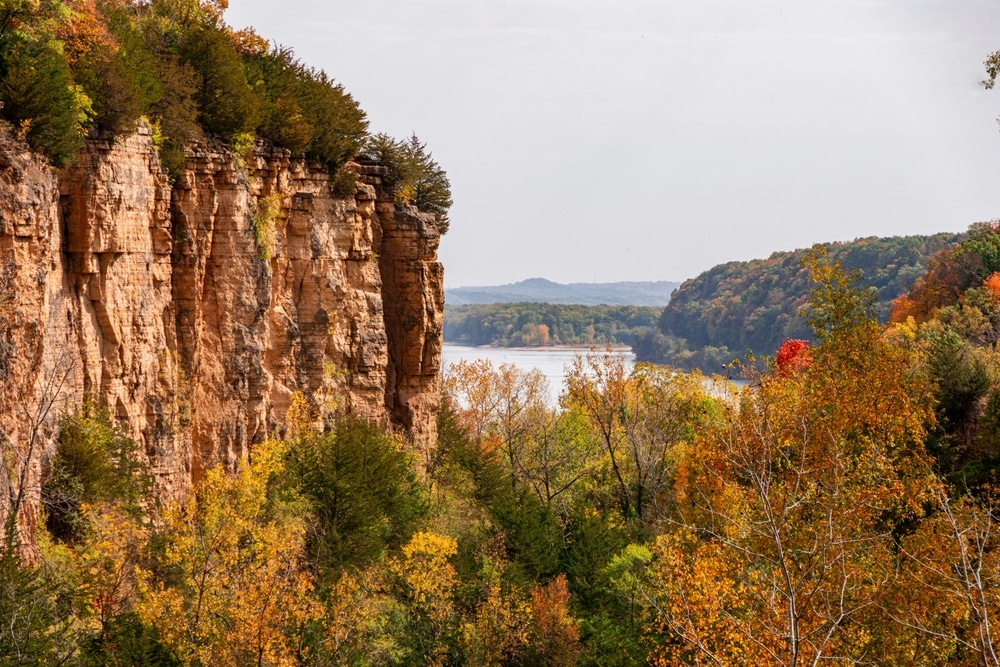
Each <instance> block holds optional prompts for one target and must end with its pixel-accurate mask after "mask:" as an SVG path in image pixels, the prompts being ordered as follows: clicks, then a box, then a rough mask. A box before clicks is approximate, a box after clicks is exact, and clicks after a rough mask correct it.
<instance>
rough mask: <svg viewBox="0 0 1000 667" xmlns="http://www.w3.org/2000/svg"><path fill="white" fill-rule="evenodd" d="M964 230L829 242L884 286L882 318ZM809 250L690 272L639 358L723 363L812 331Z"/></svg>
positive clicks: (837, 256)
mask: <svg viewBox="0 0 1000 667" xmlns="http://www.w3.org/2000/svg"><path fill="white" fill-rule="evenodd" d="M962 238H963V235H962V234H950V233H941V234H935V235H933V236H899V237H890V238H877V237H871V238H864V239H857V240H855V241H853V242H849V243H828V244H825V245H824V247H825V248H826V249H827V252H828V253H829V255H830V257H831V259H833V260H836V261H838V262H840V263H841V265H843V266H844V268H845V269H847V270H858V271H860V272H861V274H862V278H863V282H864V283H865V284H866V285H867V286H869V287H873V288H875V289H876V290H877V292H878V301H877V307H878V310H879V313H880V319H881V320H882V321H885V320H886V319H887V318H888V314H889V303H890V302H891V301H892V300H893V299H894V298H896V297H897V296H899V295H900V294H903V293H905V292H907V291H908V290H909V289H910V287H911V286H912V285H913V283H914V281H916V279H917V278H918V277H919V276H921V275H922V274H923V273H924V271H925V270H926V267H927V262H928V260H929V259H930V258H931V257H932V256H934V255H935V254H936V253H938V252H939V251H941V250H943V249H945V248H949V247H952V246H954V245H955V244H957V243H959V242H960V241H961V239H962ZM804 253H805V250H802V249H800V250H795V251H792V252H776V253H774V254H772V255H771V256H770V257H768V258H767V259H758V260H752V261H749V262H729V263H726V264H720V265H718V266H716V267H713V268H712V269H709V270H708V271H706V272H704V273H702V274H701V275H699V276H698V277H696V278H694V279H691V280H687V281H685V282H684V284H682V285H681V286H680V288H679V289H678V290H677V291H676V292H675V293H674V295H673V297H672V298H671V300H670V303H669V304H667V306H666V308H664V310H663V313H662V314H661V315H660V320H659V331H655V330H650V331H647V332H645V333H644V334H643V335H640V336H638V337H637V340H636V343H635V346H634V349H635V352H636V356H637V358H638V359H639V360H641V361H652V362H656V363H665V364H670V365H673V366H677V367H679V368H701V369H703V370H705V371H709V372H712V371H718V370H719V369H720V367H721V365H722V364H724V363H728V362H729V361H732V360H733V359H734V358H736V357H739V356H742V355H743V354H745V353H746V352H747V351H748V350H752V351H754V352H756V353H758V354H773V353H774V351H775V350H776V349H777V348H778V347H779V346H780V345H781V342H782V341H783V340H784V339H786V338H804V339H808V338H809V337H810V336H809V331H808V328H807V327H806V323H805V320H804V319H803V318H801V317H799V311H800V310H801V309H802V308H803V306H805V304H806V300H807V298H808V295H809V287H810V285H809V279H808V273H807V271H806V270H805V269H804V268H803V266H802V262H801V260H802V257H803V254H804Z"/></svg>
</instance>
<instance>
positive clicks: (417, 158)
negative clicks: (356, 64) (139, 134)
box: [0, 0, 452, 233]
mask: <svg viewBox="0 0 1000 667" xmlns="http://www.w3.org/2000/svg"><path fill="white" fill-rule="evenodd" d="M227 4H228V3H227V2H226V0H149V1H148V2H144V1H139V0H41V1H39V0H3V1H2V2H0V118H2V119H4V120H6V121H8V122H10V123H11V124H12V125H13V126H14V129H15V131H16V132H17V133H18V134H19V135H21V136H23V137H24V138H26V139H27V140H28V142H29V143H30V145H31V146H32V148H33V149H34V150H36V151H38V152H40V153H42V154H44V155H45V156H46V157H48V159H49V161H50V162H51V163H52V164H53V165H54V166H56V167H61V166H63V165H65V164H66V163H68V162H69V161H71V160H72V159H73V158H74V157H75V155H76V154H77V151H78V150H79V148H80V146H81V145H82V143H83V139H84V138H85V137H86V136H88V134H90V133H92V132H96V133H99V134H102V135H104V136H112V137H113V136H117V135H123V134H129V133H131V132H132V131H134V129H135V126H136V122H137V121H139V120H140V119H146V120H147V121H148V122H149V123H150V124H151V125H152V126H153V133H154V141H155V142H156V143H157V145H158V148H159V149H160V157H161V160H162V162H163V164H164V166H165V167H166V168H167V170H168V172H170V173H171V174H172V175H176V174H177V173H178V172H179V171H180V170H181V169H182V168H183V166H184V163H185V155H184V147H185V146H186V145H188V144H190V143H191V142H193V141H196V140H199V139H205V138H209V139H215V140H220V141H223V142H224V143H226V144H228V145H230V146H232V147H233V148H234V149H235V150H236V151H237V152H238V153H245V152H246V151H247V150H249V149H250V148H252V147H253V141H254V139H255V138H258V139H263V140H265V141H267V142H269V143H271V144H272V145H274V146H278V147H282V148H287V149H289V150H290V151H292V153H293V154H299V155H305V156H307V157H309V158H311V159H314V160H317V161H320V162H323V163H325V164H326V165H327V166H328V167H329V168H330V169H331V171H336V170H338V169H339V168H340V167H341V166H342V165H344V164H345V163H346V162H347V161H348V160H350V159H351V158H352V157H354V156H356V155H357V154H358V153H359V151H361V149H362V147H366V150H367V151H368V152H369V153H372V154H374V155H373V158H374V159H375V160H376V161H378V162H380V163H381V164H383V165H384V166H387V167H389V168H390V171H391V174H392V176H393V179H392V186H393V187H394V188H395V193H396V196H397V199H398V200H399V201H402V202H406V203H412V204H414V205H416V206H417V207H418V208H419V209H421V210H423V211H426V212H429V213H433V214H434V215H435V216H436V217H437V224H438V228H439V229H440V230H441V232H442V233H444V232H445V231H447V228H448V209H449V208H450V207H451V203H452V202H451V190H450V185H449V183H448V179H447V176H446V175H445V172H444V170H443V169H441V167H440V166H439V165H438V164H437V163H436V162H435V161H434V160H432V159H431V155H430V153H429V152H428V151H427V149H426V146H425V145H424V144H423V143H421V142H420V141H419V140H418V139H417V138H416V136H412V137H411V138H410V139H409V140H407V141H396V140H393V139H391V138H389V137H386V136H385V135H377V136H376V137H374V138H370V139H369V137H368V135H367V130H368V121H367V120H366V118H365V114H364V112H363V111H362V110H361V108H360V107H359V106H358V104H357V103H356V102H355V100H354V99H353V98H352V97H351V96H350V94H348V93H347V92H345V91H344V89H343V87H342V86H341V85H340V84H337V83H336V82H334V81H333V80H332V79H331V78H330V77H329V76H328V75H327V74H326V73H325V72H323V71H322V70H317V69H314V68H311V67H308V66H306V65H304V64H303V63H302V62H300V61H299V60H298V59H297V58H296V57H295V55H294V53H293V52H292V50H291V49H289V48H287V47H282V46H277V45H270V44H269V43H268V42H267V41H266V40H265V39H263V38H262V37H260V36H259V35H258V34H257V33H256V32H255V31H254V30H253V29H246V30H242V31H234V30H233V29H232V28H230V27H229V26H228V25H226V23H225V21H224V20H223V15H224V13H225V9H226V7H227ZM337 183H338V186H340V190H342V191H338V192H337V194H340V195H344V196H349V195H353V194H354V190H353V178H351V177H350V174H345V173H344V172H343V170H341V172H340V174H339V178H338V180H337Z"/></svg>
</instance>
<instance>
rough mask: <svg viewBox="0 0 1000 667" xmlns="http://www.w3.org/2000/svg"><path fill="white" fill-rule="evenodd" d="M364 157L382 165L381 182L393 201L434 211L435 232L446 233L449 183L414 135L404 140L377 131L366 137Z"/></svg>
mask: <svg viewBox="0 0 1000 667" xmlns="http://www.w3.org/2000/svg"><path fill="white" fill-rule="evenodd" d="M364 156H365V157H366V158H367V159H369V160H371V161H373V162H375V163H376V164H378V165H381V166H382V167H384V168H385V172H386V174H385V178H384V181H383V183H384V185H385V186H386V187H388V188H389V190H390V191H391V192H392V196H393V199H394V200H395V201H397V202H399V203H401V204H413V205H414V206H416V207H417V208H418V209H420V210H421V211H425V212H427V213H433V214H434V216H435V218H436V224H437V228H438V231H439V232H441V233H442V234H445V233H447V231H448V226H449V224H450V221H449V219H448V210H449V209H450V208H451V204H452V200H451V183H450V182H449V181H448V176H447V175H446V174H445V171H444V169H442V168H441V166H440V165H438V163H437V162H435V161H434V158H433V157H432V156H431V154H430V152H428V150H427V145H426V144H424V143H423V142H421V141H420V139H418V138H417V135H416V134H411V135H410V138H409V139H407V140H406V141H399V140H397V139H393V138H392V137H390V136H388V135H385V134H376V135H375V136H373V137H370V138H369V139H368V143H367V144H366V145H365V148H364Z"/></svg>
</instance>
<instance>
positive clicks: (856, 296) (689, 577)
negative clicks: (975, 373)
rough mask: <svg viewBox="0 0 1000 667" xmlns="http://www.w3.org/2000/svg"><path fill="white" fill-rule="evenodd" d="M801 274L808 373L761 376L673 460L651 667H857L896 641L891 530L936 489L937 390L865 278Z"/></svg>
mask: <svg viewBox="0 0 1000 667" xmlns="http://www.w3.org/2000/svg"><path fill="white" fill-rule="evenodd" d="M807 265H808V267H809V269H810V271H811V275H812V278H813V280H814V281H816V285H817V286H816V288H815V290H814V291H813V294H812V300H811V311H810V315H809V317H810V323H811V325H812V328H813V331H814V334H815V336H816V338H817V340H818V345H817V346H816V347H814V348H813V350H812V363H811V364H809V365H808V366H803V367H802V368H801V369H799V370H798V372H796V373H775V374H758V375H755V376H753V377H752V380H753V382H752V384H751V386H750V387H748V388H746V389H744V390H743V391H742V393H741V394H740V396H739V399H738V400H734V401H733V402H732V403H731V405H730V412H729V416H728V419H727V420H725V422H724V423H722V424H719V425H717V426H715V427H714V428H712V429H710V430H708V431H707V432H705V433H704V434H703V436H702V437H701V438H700V439H699V440H698V441H697V442H696V443H695V444H694V446H692V447H689V448H687V449H686V450H685V452H684V455H683V457H682V459H683V460H682V461H681V462H680V463H679V464H678V473H677V479H676V483H675V498H676V502H677V508H676V511H675V514H674V515H673V518H672V524H673V526H672V528H671V529H670V530H669V531H668V532H667V533H666V534H664V535H662V536H661V537H660V538H659V539H658V540H657V543H656V547H655V550H654V552H655V556H656V559H655V561H654V567H653V572H654V575H653V582H654V583H653V585H652V586H651V588H650V590H648V591H647V592H646V594H647V597H648V598H649V601H650V602H651V603H652V604H653V605H654V608H655V610H656V613H655V619H656V620H655V621H654V625H655V630H656V631H657V632H658V633H659V639H660V641H659V645H658V646H657V647H656V649H655V650H654V651H653V656H652V657H653V659H654V662H655V663H656V664H661V665H667V664H677V663H683V664H706V665H707V664H714V665H746V664H755V665H787V666H789V667H792V666H794V665H806V664H808V665H815V664H819V663H820V662H826V661H830V660H833V661H837V662H840V663H844V664H854V663H858V662H865V661H869V662H871V661H873V660H874V661H878V660H879V659H880V658H879V657H877V652H878V651H880V650H881V647H882V646H884V645H886V644H885V641H884V637H883V636H882V634H880V633H883V632H884V629H885V624H884V623H881V621H880V619H881V616H880V614H879V612H878V603H879V601H880V599H881V598H882V596H883V594H884V590H885V588H886V586H887V585H888V584H889V583H890V582H891V581H892V580H893V577H894V569H893V564H894V562H895V560H894V558H895V555H894V553H895V552H894V539H893V533H894V531H895V530H896V529H897V528H898V527H899V526H901V525H903V524H904V523H905V522H907V521H910V520H912V519H913V518H914V517H917V516H919V515H920V513H921V510H922V506H923V503H924V502H925V501H927V500H928V499H930V497H931V494H930V489H931V488H932V486H933V485H932V483H931V476H930V475H929V473H928V471H929V465H928V461H927V460H926V455H925V454H924V452H923V436H924V425H925V424H926V423H927V422H928V421H929V420H930V419H931V418H932V415H931V412H930V401H929V396H928V390H927V386H926V383H925V382H923V381H922V380H921V378H919V377H917V376H915V375H914V371H913V367H914V363H913V359H912V358H911V356H910V353H909V352H907V351H905V350H903V349H900V348H897V347H894V346H893V345H891V344H890V343H888V342H887V341H886V340H884V339H883V336H882V333H881V329H880V327H879V326H878V324H877V322H876V321H875V320H874V318H873V316H872V312H871V303H872V301H871V299H870V297H869V295H868V294H866V293H865V292H864V291H863V290H861V289H860V288H858V287H857V285H856V282H855V278H854V277H851V276H848V275H845V274H844V272H843V271H842V270H841V269H840V267H839V266H838V265H836V264H833V265H831V264H828V263H827V262H826V261H825V260H824V258H823V256H822V255H821V254H820V253H819V252H815V251H814V253H813V254H812V255H810V257H809V258H808V260H807ZM873 619H876V620H879V622H876V620H873Z"/></svg>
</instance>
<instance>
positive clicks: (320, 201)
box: [0, 127, 443, 527]
mask: <svg viewBox="0 0 1000 667" xmlns="http://www.w3.org/2000/svg"><path fill="white" fill-rule="evenodd" d="M356 167H357V169H358V170H359V171H361V172H362V173H363V174H365V175H364V176H363V177H362V179H361V180H362V181H363V182H359V183H358V185H357V188H356V192H355V194H354V196H353V197H347V198H344V197H338V196H337V195H336V194H334V185H333V181H332V179H331V175H330V173H329V172H328V171H327V170H326V168H325V167H323V166H322V165H315V164H310V163H309V162H308V161H306V160H304V159H293V158H291V157H290V156H289V154H288V153H287V151H281V150H271V149H268V148H266V147H258V148H257V149H256V151H255V153H254V155H253V156H252V158H251V159H249V160H247V163H246V164H241V161H239V160H236V159H234V157H233V155H232V154H231V153H229V152H228V151H226V150H224V149H218V148H212V147H208V146H204V145H199V146H195V147H193V148H192V149H191V150H190V152H189V160H188V164H187V168H186V170H185V171H184V173H183V174H181V175H180V176H179V177H178V178H177V180H176V182H175V183H174V184H173V187H172V188H171V187H170V185H169V183H168V180H167V177H166V175H165V174H164V173H163V172H162V171H161V169H160V167H159V162H158V158H157V156H156V152H155V150H154V149H153V146H152V141H151V137H150V133H149V131H148V130H146V129H144V128H141V127H140V128H139V131H138V132H137V133H136V134H135V135H133V136H131V137H129V138H127V139H123V140H119V141H117V142H114V143H108V142H99V141H91V142H89V143H88V145H87V147H86V148H85V150H84V151H83V153H82V154H81V156H80V159H79V160H78V161H77V162H76V163H75V164H74V165H73V166H71V167H69V168H67V169H66V170H64V171H63V172H62V173H59V174H57V173H55V172H53V171H52V170H51V169H50V168H49V167H48V166H47V165H46V164H45V163H44V161H43V160H42V159H41V158H39V157H37V156H35V155H33V154H31V153H30V151H28V149H27V147H26V145H25V144H24V143H23V142H21V141H19V140H17V139H16V138H15V137H13V136H12V134H11V133H10V131H9V129H7V128H0V261H2V262H4V263H6V264H8V265H9V267H10V269H9V270H8V271H7V273H6V275H7V278H8V282H9V283H10V285H9V287H8V290H7V292H8V293H7V296H9V297H12V298H9V299H8V300H7V302H6V307H5V308H4V309H3V313H2V316H3V318H4V319H3V321H2V322H0V333H2V336H3V337H2V342H3V346H0V366H2V368H0V370H3V371H4V372H3V377H2V380H3V382H2V384H3V386H2V387H0V400H2V401H3V405H2V428H3V430H4V434H5V435H6V437H7V439H8V444H6V445H5V446H6V447H7V449H8V450H9V452H11V453H12V452H19V453H21V454H22V456H23V455H25V454H26V453H27V449H28V448H29V447H31V446H32V442H37V447H36V451H35V453H34V455H33V456H32V457H31V463H30V465H31V469H30V471H29V473H28V474H27V476H26V479H27V480H28V484H27V487H26V488H27V489H28V490H30V496H31V502H30V503H29V505H31V506H32V507H34V506H35V505H36V504H37V499H38V480H39V479H40V465H41V462H42V461H43V459H44V458H45V457H44V456H39V455H38V451H39V450H41V451H44V452H45V453H46V456H48V455H51V453H52V452H53V451H54V446H55V437H56V434H57V431H58V415H59V414H64V413H67V412H71V411H74V410H76V409H78V408H79V406H80V405H81V404H82V402H83V400H84V398H85V397H87V396H93V397H98V398H100V399H102V400H105V401H107V403H108V405H109V406H110V408H111V409H112V412H113V414H114V415H115V416H116V417H117V418H118V420H119V421H120V423H122V424H123V425H125V426H126V427H127V428H128V429H129V430H130V432H131V434H132V435H133V437H135V438H136V440H137V442H139V443H140V445H141V448H142V451H143V452H144V453H145V455H146V457H147V459H148V461H149V464H150V466H151V470H152V471H153V473H154V475H155V478H156V482H157V488H158V491H159V493H161V494H163V495H168V496H169V495H174V494H179V493H183V492H185V491H186V490H187V489H188V488H189V486H190V484H191V483H192V482H196V481H197V480H198V478H199V477H200V476H201V475H202V474H203V473H204V471H205V470H206V469H207V468H209V467H211V466H213V465H215V464H217V463H222V464H223V465H225V466H226V467H227V468H230V469H233V468H235V467H236V466H238V465H239V463H240V462H241V461H242V460H244V459H245V457H246V456H247V454H248V452H249V451H250V450H251V449H252V447H253V445H254V444H255V443H257V442H260V441H261V440H263V439H264V438H265V437H267V436H268V435H269V434H270V433H272V432H275V431H280V430H281V428H282V427H283V420H284V415H285V412H286V410H287V408H288V405H289V401H290V397H291V394H292V393H293V392H294V391H305V392H306V393H308V394H310V395H313V396H315V397H317V399H318V400H319V402H325V404H327V405H329V404H331V403H336V407H337V408H338V409H340V410H342V411H344V412H347V413H351V414H355V415H359V416H361V417H364V418H367V419H371V420H376V421H379V422H381V423H384V424H386V425H391V426H394V427H398V428H401V429H403V430H404V431H405V432H406V433H407V434H409V436H410V437H411V439H412V441H413V442H414V444H415V446H417V447H418V448H419V449H420V450H421V451H427V449H428V448H429V447H430V445H431V444H432V443H433V441H434V438H435V436H436V433H435V429H436V425H435V414H436V411H437V405H438V400H439V399H438V384H437V383H438V369H439V365H440V351H441V331H442V318H443V282H442V268H441V265H440V264H439V263H438V262H437V261H436V252H437V245H438V240H439V239H438V233H437V231H436V229H435V228H434V225H433V217H432V216H429V215H427V214H423V213H419V212H418V211H416V209H413V208H411V207H407V206H401V205H397V204H394V203H392V202H390V201H383V200H380V199H379V190H378V188H377V187H376V186H377V185H378V177H377V168H376V169H374V172H373V168H372V167H367V166H365V167H361V166H356ZM373 173H374V174H375V175H373ZM255 220H256V222H257V223H258V224H257V227H264V228H265V229H258V230H257V231H256V232H255ZM261 223H267V224H261ZM258 237H260V238H262V239H264V240H265V243H264V245H269V246H270V256H269V257H267V258H266V259H265V256H266V255H267V253H266V252H264V251H263V250H262V248H261V243H260V242H259V241H258ZM2 277H3V275H2V272H0V279H2ZM2 282H3V281H2V280H0V283H2ZM3 350H9V351H10V352H9V353H8V354H7V355H6V357H7V359H6V361H5V360H4V359H3V356H4V354H3ZM50 403H51V409H50V410H48V411H44V413H43V414H42V415H41V416H38V417H31V416H29V413H30V412H31V409H32V408H37V407H38V406H40V405H42V406H46V405H49V404H50ZM36 412H37V410H36ZM32 435H38V436H39V437H38V438H36V439H35V440H34V441H33V440H32ZM8 458H11V457H8ZM13 458H14V459H16V458H17V457H16V456H15V457H13ZM20 469H21V467H20V464H19V463H18V462H17V461H16V460H15V461H13V462H8V465H7V468H6V471H7V474H3V475H0V493H2V494H3V496H2V497H3V498H4V499H9V498H10V497H11V496H12V493H11V492H12V491H13V490H14V489H16V488H17V486H18V472H19V471H20ZM6 505H7V506H9V501H7V502H6ZM4 509H5V508H4V507H0V513H2V512H3V511H4ZM33 516H34V514H33V510H32V511H28V512H26V513H24V521H23V522H24V525H25V526H26V527H30V524H31V522H32V521H33V520H34V519H33Z"/></svg>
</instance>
